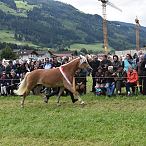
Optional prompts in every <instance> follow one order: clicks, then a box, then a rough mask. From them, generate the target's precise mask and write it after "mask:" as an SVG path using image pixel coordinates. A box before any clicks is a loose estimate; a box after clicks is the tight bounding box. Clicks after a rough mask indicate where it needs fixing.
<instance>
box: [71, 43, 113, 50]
mask: <svg viewBox="0 0 146 146" xmlns="http://www.w3.org/2000/svg"><path fill="white" fill-rule="evenodd" d="M82 48H85V49H86V50H92V51H93V52H102V51H104V50H103V44H102V43H94V44H73V45H71V46H70V48H69V49H70V50H81V49H82ZM109 50H112V48H111V47H109Z"/></svg>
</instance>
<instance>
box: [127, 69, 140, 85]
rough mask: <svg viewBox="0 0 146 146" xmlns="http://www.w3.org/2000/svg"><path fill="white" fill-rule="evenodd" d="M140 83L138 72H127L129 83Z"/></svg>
mask: <svg viewBox="0 0 146 146" xmlns="http://www.w3.org/2000/svg"><path fill="white" fill-rule="evenodd" d="M137 81H138V73H137V71H136V70H133V72H130V71H128V72H127V82H129V83H135V82H137Z"/></svg>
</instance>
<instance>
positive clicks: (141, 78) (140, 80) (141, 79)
mask: <svg viewBox="0 0 146 146" xmlns="http://www.w3.org/2000/svg"><path fill="white" fill-rule="evenodd" d="M138 81H139V85H140V86H139V90H140V93H143V89H142V87H143V77H140V76H139V80H138Z"/></svg>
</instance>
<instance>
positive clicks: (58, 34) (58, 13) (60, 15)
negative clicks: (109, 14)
mask: <svg viewBox="0 0 146 146" xmlns="http://www.w3.org/2000/svg"><path fill="white" fill-rule="evenodd" d="M2 4H4V5H5V6H7V7H9V8H10V9H12V10H13V13H12V12H11V11H7V12H6V11H4V10H3V9H2V7H0V28H1V29H6V30H11V31H14V32H15V39H16V40H19V41H22V40H23V41H31V42H33V43H34V44H37V45H41V46H46V47H53V48H57V47H59V48H63V47H65V46H70V45H71V44H73V43H87V44H88V43H97V42H99V43H102V42H103V34H102V18H101V17H100V16H99V15H89V14H84V13H82V12H80V11H79V10H77V9H76V8H74V7H73V6H71V5H67V4H64V3H61V2H58V1H53V0H17V1H14V0H0V5H2ZM15 6H16V7H15ZM14 12H16V13H14ZM108 36H109V40H108V42H109V45H110V46H111V47H113V48H115V49H116V50H119V49H120V50H121V49H126V48H135V26H134V25H133V24H127V23H122V22H111V21H108ZM145 38H146V28H144V27H141V38H140V39H141V46H143V45H145V44H146V39H145Z"/></svg>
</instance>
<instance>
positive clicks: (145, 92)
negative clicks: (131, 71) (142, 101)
mask: <svg viewBox="0 0 146 146" xmlns="http://www.w3.org/2000/svg"><path fill="white" fill-rule="evenodd" d="M143 95H146V77H143Z"/></svg>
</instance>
